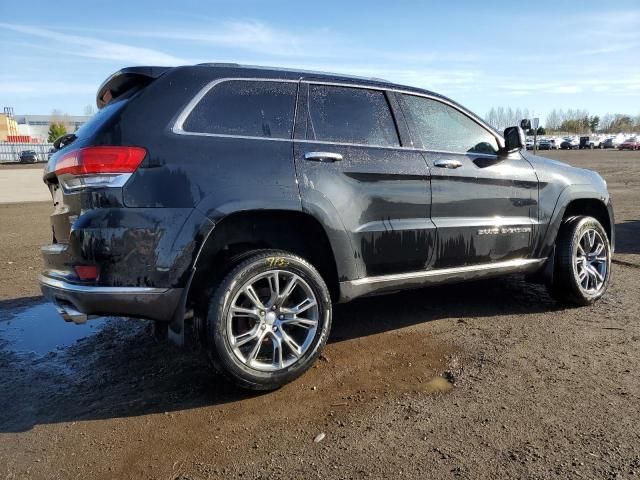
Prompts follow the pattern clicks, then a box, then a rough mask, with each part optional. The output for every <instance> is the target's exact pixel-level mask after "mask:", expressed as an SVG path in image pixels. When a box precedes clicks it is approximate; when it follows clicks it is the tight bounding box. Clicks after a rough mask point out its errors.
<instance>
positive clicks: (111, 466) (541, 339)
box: [0, 151, 640, 480]
mask: <svg viewBox="0 0 640 480" xmlns="http://www.w3.org/2000/svg"><path fill="white" fill-rule="evenodd" d="M545 154H547V153H546V152H545ZM548 156H552V157H554V158H558V159H560V160H563V161H567V162H568V163H571V164H573V165H576V166H582V167H586V168H592V169H595V170H598V171H600V172H601V173H602V174H603V176H604V177H605V179H606V180H607V182H608V184H609V189H610V191H611V192H612V195H613V199H614V204H615V212H616V223H617V225H616V230H617V233H618V246H617V247H618V248H617V252H616V256H615V259H614V265H613V279H612V283H611V287H610V290H609V292H608V293H607V295H606V296H605V297H604V298H603V299H602V300H601V301H600V302H598V303H597V304H596V305H594V306H591V307H585V308H576V309H564V308H561V307H560V306H558V305H557V304H556V303H554V302H553V301H552V300H551V299H550V298H549V297H548V295H547V294H546V292H545V291H544V289H543V288H540V287H538V286H532V285H529V284H526V283H525V282H524V281H523V280H522V279H521V278H520V277H518V276H513V277H508V278H504V279H497V280H490V281H483V282H474V283H468V284H463V285H452V286H443V287H435V288H430V289H424V290H420V291H415V292H406V293H401V294H396V295H390V296H385V297H377V298H371V299H361V300H357V301H354V302H352V303H350V304H346V305H341V306H338V307H337V308H336V312H335V320H334V330H333V333H332V336H331V339H330V343H329V345H328V346H327V348H326V350H325V352H324V355H323V356H322V357H321V359H320V361H318V362H317V364H316V365H315V366H314V368H312V369H311V370H310V371H309V372H308V373H307V374H305V375H304V376H303V377H302V378H300V379H299V380H298V381H296V382H294V383H293V384H291V385H287V386H286V387H284V388H282V389H280V390H278V391H276V392H272V393H267V394H261V395H256V394H247V393H245V392H241V391H238V390H236V389H235V388H233V387H231V386H229V385H228V384H227V383H225V382H224V381H223V380H222V379H220V378H218V377H216V376H215V375H213V374H212V373H211V372H210V370H209V369H208V367H207V365H206V362H205V361H204V360H203V356H202V355H201V354H200V353H199V352H195V353H194V352H189V351H181V350H177V349H175V348H173V347H171V346H168V345H166V344H163V343H158V342H156V341H155V340H154V339H153V337H152V336H150V335H148V331H149V327H148V325H146V324H145V322H140V321H133V320H123V319H110V320H108V321H106V326H104V327H102V328H101V329H100V330H99V333H97V334H94V335H90V336H88V337H87V338H85V339H84V340H80V341H78V342H76V343H75V344H73V345H72V346H71V347H68V348H64V349H60V350H55V351H53V352H51V353H49V354H48V355H46V356H40V357H38V356H34V355H26V354H24V353H15V352H14V351H13V350H12V346H11V343H10V342H9V341H6V339H5V342H4V344H3V345H4V348H2V349H0V477H2V476H4V477H6V478H9V479H14V478H30V479H31V478H35V479H39V478H43V479H45V478H46V479H51V478H64V479H67V478H82V479H85V478H114V479H116V478H117V479H121V478H145V479H146V478H150V479H151V478H153V479H156V478H157V479H183V480H184V479H208V478H403V477H406V478H468V479H484V478H486V479H496V478H505V479H507V478H508V479H511V478H540V479H547V478H557V479H567V478H575V479H584V478H589V479H609V478H611V479H620V478H639V477H640V429H639V428H638V424H640V413H639V412H640V325H639V322H638V320H639V319H640V306H639V304H638V298H639V297H640V283H639V282H638V279H639V274H640V243H639V242H638V240H639V239H640V154H638V153H632V152H612V151H605V152H600V151H593V152H592V151H580V152H577V151H573V152H549V153H548ZM49 210H50V207H49V205H46V204H28V205H20V206H15V205H14V206H0V224H1V225H2V226H3V228H2V231H0V240H1V241H2V245H3V247H4V248H3V249H2V252H0V265H2V271H1V272H0V273H1V275H2V277H0V293H1V294H2V298H3V299H4V300H2V301H0V323H2V322H3V321H5V322H9V321H13V322H19V320H18V319H19V318H20V316H21V315H23V314H25V312H27V311H29V309H30V308H34V307H33V306H34V305H37V302H38V300H37V299H29V298H25V297H29V296H32V295H36V294H37V287H36V286H35V284H34V283H33V281H34V279H35V272H32V270H34V269H35V270H36V271H37V269H38V268H40V267H39V265H40V260H39V256H38V252H37V245H38V244H39V243H46V241H47V240H48V235H49V233H48V232H49V229H48V225H47V219H46V217H47V215H48V214H49ZM7 227H8V228H7ZM10 261H12V262H13V263H12V264H10V265H8V267H10V268H6V267H5V265H7V264H8V262H10ZM29 267H32V269H31V270H29ZM17 274H19V275H17ZM461 299H463V301H461ZM51 321H52V322H53V321H59V320H57V319H53V318H52V319H51ZM1 343H2V340H0V344H1ZM3 345H0V347H2V346H3ZM321 434H324V437H323V435H321ZM322 437H323V438H322ZM314 439H316V440H318V441H317V442H316V441H314Z"/></svg>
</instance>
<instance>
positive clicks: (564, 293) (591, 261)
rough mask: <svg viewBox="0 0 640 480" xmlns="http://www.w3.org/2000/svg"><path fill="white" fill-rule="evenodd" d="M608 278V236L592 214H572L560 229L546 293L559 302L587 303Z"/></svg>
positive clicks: (595, 297)
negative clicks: (551, 278)
mask: <svg viewBox="0 0 640 480" xmlns="http://www.w3.org/2000/svg"><path fill="white" fill-rule="evenodd" d="M610 277H611V247H610V245H609V237H608V236H607V232H606V231H605V230H604V228H603V227H602V225H601V224H600V222H598V220H596V219H595V218H593V217H586V216H583V217H575V218H572V219H570V220H568V221H566V222H565V223H564V224H563V225H562V227H561V228H560V232H559V233H558V238H557V240H556V257H555V270H554V275H553V281H552V283H551V284H550V285H549V290H550V293H551V294H552V296H553V297H554V298H556V299H557V300H558V301H560V302H562V303H569V304H573V305H590V304H592V303H594V302H595V301H596V300H598V299H599V298H600V297H602V295H604V293H605V292H606V290H607V287H608V286H609V280H610Z"/></svg>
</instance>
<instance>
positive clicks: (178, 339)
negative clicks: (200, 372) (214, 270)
mask: <svg viewBox="0 0 640 480" xmlns="http://www.w3.org/2000/svg"><path fill="white" fill-rule="evenodd" d="M194 274H195V269H194V270H193V271H192V272H191V275H190V276H189V280H188V281H187V285H186V286H185V288H184V290H183V292H182V295H181V296H180V301H179V302H178V306H177V307H176V311H175V312H174V313H173V317H172V319H171V322H169V325H168V328H167V339H168V340H169V341H170V342H171V343H173V344H174V345H176V346H178V347H184V344H185V340H184V339H185V334H184V321H185V317H186V313H187V296H188V295H189V289H190V288H191V281H192V280H193V276H194Z"/></svg>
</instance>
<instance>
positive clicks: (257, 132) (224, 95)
mask: <svg viewBox="0 0 640 480" xmlns="http://www.w3.org/2000/svg"><path fill="white" fill-rule="evenodd" d="M296 89H297V84H296V83H291V82H255V81H253V82H252V81H244V80H231V81H227V82H222V83H220V84H218V85H216V86H215V87H213V88H212V89H211V90H210V91H209V92H208V93H207V94H206V95H205V96H204V98H203V99H202V100H201V101H200V102H199V103H198V105H196V107H195V108H194V109H193V111H192V112H191V114H190V115H189V117H188V118H187V120H186V121H185V122H184V125H183V127H182V128H183V129H184V130H185V131H187V132H198V133H217V134H223V135H244V136H250V137H266V138H291V129H292V128H293V110H294V107H295V101H296Z"/></svg>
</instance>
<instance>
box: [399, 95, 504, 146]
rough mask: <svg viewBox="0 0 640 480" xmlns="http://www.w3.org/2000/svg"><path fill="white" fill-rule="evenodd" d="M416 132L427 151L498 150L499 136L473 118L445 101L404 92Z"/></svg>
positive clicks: (406, 105)
mask: <svg viewBox="0 0 640 480" xmlns="http://www.w3.org/2000/svg"><path fill="white" fill-rule="evenodd" d="M402 97H403V101H404V106H405V110H406V113H407V115H408V116H409V118H410V119H411V121H412V122H413V124H414V125H415V130H416V135H417V136H418V139H419V141H421V142H422V145H423V147H424V148H425V149H427V150H443V151H447V152H470V153H489V154H495V153H497V152H498V142H497V141H496V138H495V137H494V136H493V135H492V134H491V133H489V132H488V131H487V130H485V129H484V128H482V127H481V126H480V125H478V124H477V123H476V122H474V121H473V120H471V119H470V118H469V117H467V116H466V115H464V114H463V113H461V112H459V111H458V110H456V109H455V108H452V107H450V106H448V105H446V104H444V103H442V102H438V101H436V100H431V99H429V98H424V97H417V96H415V95H402Z"/></svg>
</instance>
